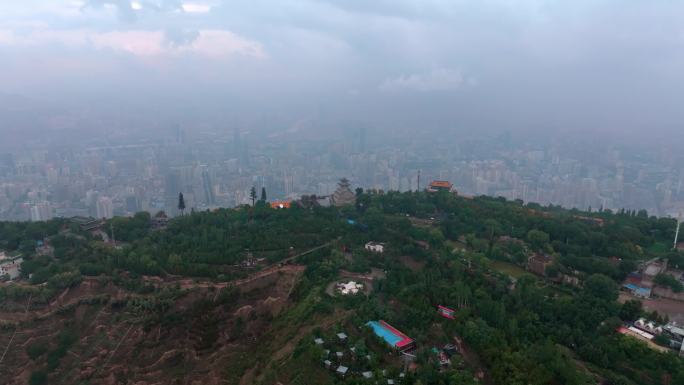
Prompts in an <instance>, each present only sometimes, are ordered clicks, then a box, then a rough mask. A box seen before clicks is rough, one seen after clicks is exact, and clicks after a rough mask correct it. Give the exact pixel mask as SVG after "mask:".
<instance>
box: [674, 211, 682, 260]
mask: <svg viewBox="0 0 684 385" xmlns="http://www.w3.org/2000/svg"><path fill="white" fill-rule="evenodd" d="M681 225H682V212H681V211H680V212H679V216H678V217H677V230H676V231H675V238H674V245H672V248H673V249H675V250H676V249H677V239H678V238H679V228H680V227H681Z"/></svg>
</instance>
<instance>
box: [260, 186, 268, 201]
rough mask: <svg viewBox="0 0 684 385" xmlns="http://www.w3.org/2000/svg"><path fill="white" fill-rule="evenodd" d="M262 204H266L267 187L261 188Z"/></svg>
mask: <svg viewBox="0 0 684 385" xmlns="http://www.w3.org/2000/svg"><path fill="white" fill-rule="evenodd" d="M259 200H260V201H262V202H266V187H262V188H261V199H259Z"/></svg>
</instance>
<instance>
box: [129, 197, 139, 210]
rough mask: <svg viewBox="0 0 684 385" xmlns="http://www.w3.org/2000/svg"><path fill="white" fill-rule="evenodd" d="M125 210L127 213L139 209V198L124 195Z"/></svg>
mask: <svg viewBox="0 0 684 385" xmlns="http://www.w3.org/2000/svg"><path fill="white" fill-rule="evenodd" d="M126 211H128V212H129V213H136V212H138V211H140V200H139V199H138V197H137V196H135V195H129V196H127V197H126Z"/></svg>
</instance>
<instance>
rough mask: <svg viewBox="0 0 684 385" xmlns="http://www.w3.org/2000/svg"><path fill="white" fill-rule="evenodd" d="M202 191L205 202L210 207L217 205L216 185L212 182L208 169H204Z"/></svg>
mask: <svg viewBox="0 0 684 385" xmlns="http://www.w3.org/2000/svg"><path fill="white" fill-rule="evenodd" d="M202 191H203V193H204V202H205V203H206V204H208V205H214V204H215V203H216V197H215V195H214V185H213V183H212V182H211V176H210V175H209V170H207V169H206V168H204V169H202Z"/></svg>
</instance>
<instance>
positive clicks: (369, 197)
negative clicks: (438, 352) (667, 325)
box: [0, 190, 684, 385]
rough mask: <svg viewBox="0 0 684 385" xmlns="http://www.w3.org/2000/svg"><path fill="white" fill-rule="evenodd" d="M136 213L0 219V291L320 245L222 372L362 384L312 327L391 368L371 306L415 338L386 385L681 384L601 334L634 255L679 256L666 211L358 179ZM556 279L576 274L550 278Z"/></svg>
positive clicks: (642, 349)
mask: <svg viewBox="0 0 684 385" xmlns="http://www.w3.org/2000/svg"><path fill="white" fill-rule="evenodd" d="M150 219H151V218H150V216H149V214H147V213H138V214H137V215H135V216H134V217H132V218H114V219H112V220H110V221H109V222H111V223H107V224H106V226H104V229H105V230H107V229H109V228H110V225H111V226H112V227H113V228H114V231H115V232H116V239H117V241H120V242H121V243H120V245H118V246H117V247H113V246H112V245H109V244H106V243H104V242H102V240H101V238H100V237H99V236H96V235H93V234H91V233H89V232H84V231H81V230H80V229H79V227H78V226H77V225H75V224H72V223H71V222H70V221H69V220H66V219H54V220H51V221H49V222H43V223H15V222H3V223H0V249H3V250H8V251H19V252H21V253H22V254H23V255H24V259H25V262H24V263H23V266H22V275H23V276H24V278H25V279H26V280H28V282H30V285H6V286H2V287H0V303H3V302H5V301H10V300H11V301H17V302H19V301H21V300H23V299H25V298H27V297H28V296H29V295H31V296H32V304H33V306H40V305H41V304H47V303H48V302H50V301H51V299H53V298H54V297H55V296H56V295H58V294H59V293H60V292H61V291H63V290H64V289H65V288H67V287H75V286H77V285H79V283H80V282H81V281H82V280H83V279H85V278H86V277H93V276H100V277H101V276H105V277H112V279H114V280H115V281H116V282H117V283H118V284H120V285H123V286H125V287H127V288H129V289H131V290H137V291H138V292H154V291H155V290H157V289H154V288H150V287H146V283H145V282H144V281H143V280H142V279H141V278H140V277H142V276H143V275H145V276H158V277H160V278H161V279H166V278H168V277H173V276H182V277H190V278H193V279H203V280H210V281H214V282H230V281H232V280H235V279H240V278H244V277H247V276H248V275H249V274H250V272H249V271H245V270H240V269H235V268H234V266H235V265H238V264H240V263H241V262H242V261H243V260H245V258H247V256H248V255H253V256H254V257H258V258H265V260H264V262H263V265H264V266H267V265H276V266H277V264H278V263H279V262H280V261H282V260H285V259H286V258H289V257H292V256H296V255H297V254H299V253H301V252H304V251H306V250H310V249H313V248H316V247H318V246H321V245H325V247H323V248H320V249H317V250H316V251H314V252H311V253H308V254H305V255H302V256H300V257H297V258H296V259H295V260H294V261H293V263H295V264H298V265H304V266H305V267H306V268H305V270H304V273H303V275H302V277H301V278H300V279H299V281H298V283H297V284H296V286H295V287H294V290H293V291H292V293H291V294H290V300H291V304H290V306H289V307H288V308H287V309H286V310H285V311H283V312H282V313H280V314H278V315H277V316H275V318H273V319H272V320H270V321H269V323H270V324H271V329H270V331H269V333H270V334H269V335H268V336H267V338H268V339H269V340H270V341H273V342H271V343H267V342H265V343H264V344H263V345H260V346H258V347H254V346H249V347H244V354H242V356H241V358H240V360H231V361H230V362H226V363H225V378H226V381H228V382H229V383H238V381H239V379H240V378H241V376H242V375H243V374H244V373H245V372H246V371H247V370H248V369H249V368H256V370H255V373H253V375H254V376H255V377H254V379H253V381H254V383H259V382H261V383H269V384H272V383H276V382H278V381H280V382H282V383H283V384H289V383H291V384H310V383H330V384H334V383H343V384H366V383H374V380H373V381H371V382H369V380H366V379H363V378H362V377H360V376H358V375H348V376H346V377H345V378H340V377H338V376H336V375H335V373H334V371H330V370H327V369H326V368H325V367H324V366H323V363H322V362H323V358H322V356H323V349H322V347H320V346H316V345H315V344H314V343H313V339H314V338H316V337H321V338H324V340H326V341H332V340H334V336H335V333H337V332H340V331H344V332H345V333H347V334H348V335H349V339H350V341H349V342H348V343H347V345H348V346H354V347H355V350H356V351H357V355H358V356H359V357H364V358H365V356H366V355H368V356H369V357H370V359H369V360H367V362H366V361H363V362H361V361H362V360H361V359H357V360H354V361H353V362H352V363H351V364H350V365H351V369H352V370H356V371H365V370H367V371H371V372H373V375H374V378H376V379H377V378H378V377H381V376H383V374H381V370H383V369H384V370H385V371H386V372H385V375H387V376H393V378H394V379H395V380H397V382H398V379H399V377H398V372H399V371H400V368H401V366H402V364H401V359H400V357H398V356H397V355H396V354H393V353H391V352H390V350H389V349H388V347H387V346H385V345H384V344H382V343H381V341H380V340H379V339H378V338H376V337H375V336H374V335H373V334H372V333H371V332H370V331H369V330H368V329H367V328H365V327H363V325H364V324H365V323H366V322H367V321H369V320H379V319H383V320H387V321H388V322H390V323H391V324H392V325H393V326H395V327H397V328H398V329H400V330H401V331H403V332H404V333H405V334H407V335H408V336H410V337H412V338H413V339H415V341H416V344H417V350H416V353H415V354H416V358H415V364H416V368H415V369H414V370H411V371H409V372H408V373H407V374H406V377H405V378H404V379H403V381H402V383H415V384H475V383H478V382H480V383H482V382H484V383H490V384H521V385H522V384H596V383H604V384H615V385H618V384H619V385H623V384H624V385H636V384H663V385H666V384H684V360H682V359H681V358H679V357H677V356H676V354H674V353H661V352H658V351H656V350H654V349H652V348H650V347H648V346H647V345H646V344H644V343H643V342H640V341H638V340H636V339H633V338H630V337H626V336H623V335H621V334H619V333H617V332H616V329H617V327H618V326H619V325H621V324H622V323H623V322H630V321H633V320H635V319H636V318H638V317H639V316H642V315H646V314H644V311H643V310H642V309H641V306H640V303H638V302H636V301H628V302H627V303H625V304H620V303H618V301H617V299H618V288H619V284H620V282H621V281H622V280H623V279H624V278H625V277H626V276H627V274H628V273H629V272H631V271H634V270H635V269H636V267H637V265H638V263H639V262H640V261H645V260H650V259H652V258H656V257H667V258H668V259H669V261H670V263H671V264H672V265H674V266H684V255H683V254H682V253H677V252H673V251H670V246H671V240H672V239H673V237H674V231H675V221H674V220H672V219H667V218H656V217H649V216H648V215H647V214H646V212H645V211H641V212H625V211H624V210H621V211H620V212H611V211H607V210H606V211H601V212H582V211H578V210H567V209H562V208H560V207H555V206H550V207H542V206H540V205H537V204H523V202H521V201H506V200H505V199H502V198H490V197H476V198H472V199H466V198H463V197H458V196H455V195H452V194H449V193H446V192H439V193H424V192H419V193H418V192H407V193H399V192H388V193H379V192H374V191H370V192H363V191H361V190H359V191H357V202H356V205H355V206H347V207H342V208H335V207H329V208H323V207H316V206H314V205H312V204H311V203H310V202H309V201H305V202H304V204H302V205H294V204H293V205H292V208H290V209H272V208H271V207H270V206H269V205H268V204H265V203H263V202H257V203H256V205H255V206H254V207H249V206H244V207H239V208H237V209H219V210H215V211H212V212H195V213H192V214H187V215H184V216H181V217H177V218H174V219H172V220H170V221H169V223H168V226H166V228H164V229H159V230H153V229H152V226H151V220H150ZM46 238H47V239H49V244H50V245H51V246H52V247H54V253H53V254H52V255H38V254H37V253H36V250H35V249H36V241H39V240H43V239H46ZM369 241H377V242H383V243H385V245H386V247H385V251H384V253H382V254H377V253H371V252H368V251H366V250H364V244H365V243H366V242H369ZM535 253H540V254H546V255H549V256H550V257H551V258H552V260H553V262H552V264H551V265H550V266H549V267H548V269H547V272H546V277H540V276H536V275H532V274H531V273H529V272H527V271H525V270H524V267H525V265H526V263H527V259H528V257H529V256H530V255H532V254H535ZM262 268H263V267H262ZM342 270H344V271H345V272H348V273H363V274H366V273H368V274H370V272H371V271H382V272H384V274H382V276H381V277H376V279H374V280H373V281H372V290H371V292H370V294H368V295H357V296H351V297H341V296H330V295H329V294H328V293H326V287H328V286H329V285H330V283H331V282H334V281H336V280H339V279H340V273H341V271H342ZM29 276H30V277H31V278H30V279H29ZM561 277H576V278H577V281H578V282H579V283H575V284H573V285H570V284H563V283H562V279H561ZM513 278H515V279H513ZM673 285H674V284H673ZM162 295H168V293H166V294H163V293H160V294H159V296H160V297H161V296H162ZM236 295H238V294H235V293H232V294H230V295H226V296H225V298H223V299H222V301H231V300H234V297H235V296H236ZM440 304H441V305H445V306H449V307H451V308H454V309H456V310H457V311H456V318H455V319H454V320H450V319H446V318H443V317H439V316H438V315H437V312H436V306H437V305H440ZM2 306H4V305H0V307H2ZM207 306H208V305H207ZM147 311H149V312H156V313H155V317H149V318H147V319H146V322H148V325H147V326H146V327H147V328H149V327H150V325H154V324H155V322H157V323H162V324H163V322H165V321H164V317H165V314H167V312H169V311H170V310H169V306H168V305H167V306H157V307H155V308H153V309H152V310H147ZM647 316H650V317H652V318H653V317H655V319H658V318H660V319H662V318H665V317H664V316H663V315H658V314H649V315H647ZM247 322H249V321H247ZM302 330H304V334H303V335H299V336H298V337H299V338H295V337H296V334H297V333H296V332H295V331H299V333H302ZM69 333H76V334H77V333H78V330H70V331H69ZM455 337H457V338H458V339H459V340H460V341H462V343H463V346H466V347H467V349H468V352H467V354H465V353H464V354H463V356H462V357H461V356H459V355H456V356H454V358H453V359H452V361H453V362H452V365H450V366H448V367H446V368H440V366H439V364H438V362H437V359H436V358H435V357H436V356H435V354H434V352H433V351H432V348H433V347H438V348H439V347H441V346H443V345H444V344H446V343H451V342H453V341H455V340H454V338H455ZM73 338H77V337H73ZM289 338H292V339H293V341H296V346H295V347H294V349H293V351H292V352H291V353H290V354H278V353H277V351H278V346H276V342H277V341H283V340H284V339H289ZM333 348H335V347H333ZM363 353H365V354H363ZM36 354H37V353H36ZM459 357H460V358H459ZM479 371H482V373H483V375H481V376H480V379H479V380H477V379H476V377H477V374H478V372H479ZM37 373H38V374H36V383H41V382H40V381H47V380H46V379H45V378H47V377H46V376H45V372H44V371H41V372H37ZM44 377H45V378H44ZM385 383H386V382H385Z"/></svg>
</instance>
